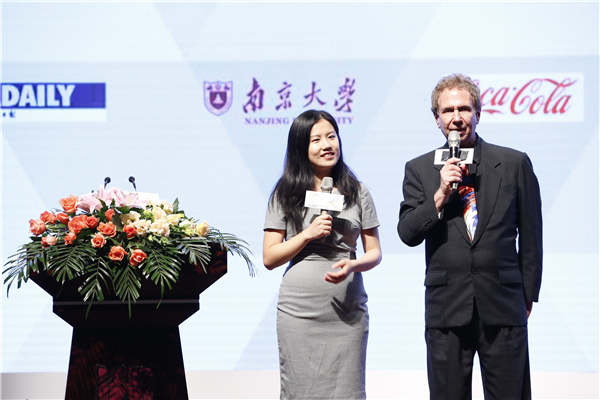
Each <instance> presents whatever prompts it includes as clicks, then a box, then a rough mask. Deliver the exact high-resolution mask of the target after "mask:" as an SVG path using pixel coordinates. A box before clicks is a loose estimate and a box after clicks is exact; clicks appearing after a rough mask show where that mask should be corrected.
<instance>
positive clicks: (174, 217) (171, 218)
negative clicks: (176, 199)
mask: <svg viewBox="0 0 600 400" xmlns="http://www.w3.org/2000/svg"><path fill="white" fill-rule="evenodd" d="M181 218H183V214H169V215H167V221H169V223H170V224H171V225H177V223H178V222H179V220H180V219H181Z"/></svg>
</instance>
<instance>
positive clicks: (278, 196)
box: [269, 110, 359, 232]
mask: <svg viewBox="0 0 600 400" xmlns="http://www.w3.org/2000/svg"><path fill="white" fill-rule="evenodd" d="M322 119H324V120H326V121H328V122H329V123H330V124H331V125H332V126H333V129H335V132H336V133H337V135H338V140H339V146H340V158H339V159H338V162H337V164H336V165H335V166H334V167H333V169H332V171H331V175H332V176H331V177H332V178H333V183H334V185H335V186H336V187H337V189H338V190H339V192H340V193H341V194H343V195H344V205H345V206H346V207H349V206H351V205H353V204H355V203H356V202H357V200H358V190H359V182H358V179H357V178H356V175H354V173H353V172H352V170H351V169H350V168H349V167H348V166H347V165H346V164H345V163H344V159H343V156H342V140H341V138H340V134H339V128H338V125H337V123H336V122H335V119H334V118H333V117H332V116H331V114H329V113H328V112H326V111H317V110H308V111H305V112H303V113H302V114H300V115H299V116H298V117H297V118H296V119H295V120H294V122H293V123H292V126H291V127H290V132H289V134H288V142H287V149H286V152H285V161H284V167H283V174H282V175H281V178H279V180H278V181H277V184H276V185H275V188H274V189H273V192H272V193H271V196H270V199H269V201H278V202H279V204H280V205H281V208H282V210H283V213H284V215H285V216H286V218H287V220H288V221H291V222H292V223H293V225H294V227H295V229H296V231H298V232H300V231H301V230H302V220H303V218H304V213H305V211H304V197H305V194H306V191H307V190H313V189H314V185H315V174H314V171H313V169H312V167H311V165H310V161H309V160H308V145H309V143H310V131H311V129H312V127H313V126H314V125H315V124H316V123H317V122H319V121H320V120H322Z"/></svg>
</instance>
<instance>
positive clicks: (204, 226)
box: [196, 222, 209, 236]
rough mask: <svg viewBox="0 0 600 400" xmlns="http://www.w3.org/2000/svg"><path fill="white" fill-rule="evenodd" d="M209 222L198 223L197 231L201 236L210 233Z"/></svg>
mask: <svg viewBox="0 0 600 400" xmlns="http://www.w3.org/2000/svg"><path fill="white" fill-rule="evenodd" d="M208 228H209V226H208V224H207V223H206V222H202V223H201V224H198V225H196V233H197V234H198V235H200V236H206V234H207V233H208Z"/></svg>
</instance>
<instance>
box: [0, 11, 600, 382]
mask: <svg viewBox="0 0 600 400" xmlns="http://www.w3.org/2000/svg"><path fill="white" fill-rule="evenodd" d="M1 12H2V19H1V21H2V62H1V68H0V73H1V83H2V90H1V96H2V98H1V107H2V108H1V114H2V115H1V121H2V178H3V183H2V200H1V201H2V235H3V237H2V241H1V245H2V260H3V262H5V261H6V258H7V257H8V256H9V255H10V254H11V253H13V252H14V251H15V250H16V249H17V247H18V246H19V245H21V244H23V243H24V242H26V241H27V240H28V236H29V232H28V220H29V219H30V218H37V217H38V216H39V214H40V213H41V212H43V211H44V210H51V209H56V208H58V207H59V204H58V199H59V198H61V197H65V196H67V195H69V194H81V193H85V192H89V191H90V190H92V189H97V188H98V187H99V186H100V185H101V184H102V183H103V180H104V178H105V177H106V176H109V177H111V179H112V184H113V185H115V186H118V187H121V188H124V189H131V187H130V185H129V182H128V177H129V176H134V177H135V178H136V181H137V187H138V189H139V190H140V191H144V192H156V193H159V194H160V195H161V197H163V198H165V199H168V200H173V199H175V198H176V197H178V198H179V201H180V204H181V205H182V207H183V208H184V209H185V210H186V212H187V213H188V214H189V215H192V216H195V217H197V218H200V219H201V220H206V221H207V222H208V223H209V224H211V225H214V226H216V227H218V228H220V229H221V230H223V231H226V232H232V233H235V234H237V235H239V236H241V237H243V238H245V239H247V240H248V241H249V243H250V246H251V248H252V250H253V251H254V255H255V257H254V259H255V263H256V265H257V267H258V268H259V273H258V275H257V277H255V278H250V277H249V276H248V273H247V271H246V268H245V266H244V264H243V262H242V260H240V259H239V258H235V257H231V258H230V260H229V273H228V274H227V275H226V276H225V277H224V278H223V279H221V280H220V281H219V282H217V283H216V284H215V285H214V286H213V287H211V288H210V289H209V290H208V291H207V292H205V294H203V295H202V296H201V311H200V312H199V313H197V314H196V315H194V316H193V317H192V318H190V319H189V320H188V321H186V322H185V323H184V324H183V325H182V341H183V350H184V359H185V366H186V369H187V370H276V369H277V368H278V358H277V343H276V335H275V307H276V300H277V293H278V287H279V282H280V280H281V276H282V273H283V270H284V268H279V269H276V270H274V271H267V270H265V269H263V268H262V247H261V246H262V235H263V232H262V225H263V219H264V213H265V209H266V204H267V198H268V196H269V194H270V191H271V190H272V187H273V185H274V183H275V181H276V179H277V178H278V176H279V175H280V173H281V170H282V165H283V155H284V151H285V145H286V138H287V133H288V129H289V126H290V124H291V122H292V120H293V118H294V117H295V116H297V115H298V114H300V113H301V112H303V111H305V110H307V109H311V108H316V109H324V110H327V111H329V112H331V113H332V114H333V115H334V116H335V117H336V118H337V120H338V123H339V127H340V136H341V139H342V141H343V150H344V157H345V159H346V161H347V163H348V164H349V165H350V166H351V167H352V168H353V170H354V171H355V172H356V174H357V175H358V177H359V178H360V179H361V180H362V181H363V182H364V183H365V184H366V186H367V187H368V188H369V190H370V191H371V193H372V195H373V198H374V200H375V203H376V206H377V212H378V215H379V219H380V221H381V227H380V232H381V243H382V247H383V262H382V263H381V265H380V266H378V267H377V268H376V269H374V270H372V271H369V272H367V273H365V274H364V275H365V276H364V279H365V286H366V289H367V292H368V294H369V310H370V314H371V321H370V333H369V348H368V356H367V366H368V369H369V370H424V369H425V344H424V340H423V325H424V322H423V308H424V307H423V292H424V287H423V278H424V269H425V265H424V255H423V252H424V249H423V246H419V247H417V248H408V247H407V246H405V245H404V244H402V243H401V242H400V240H399V238H398V236H397V233H396V224H397V221H398V211H399V204H400V201H401V200H402V180H403V175H404V165H405V163H406V162H407V161H408V160H410V159H411V158H413V157H416V156H418V155H420V154H422V153H424V152H427V151H429V150H431V149H433V148H435V147H438V146H440V145H442V144H443V143H444V139H443V137H442V134H441V133H440V132H439V130H438V129H437V128H436V125H435V121H434V119H433V117H432V115H431V112H430V111H429V108H430V93H431V90H432V88H433V86H434V85H435V83H436V81H437V80H438V79H439V78H440V77H441V76H443V75H447V74H449V73H452V72H463V73H466V74H468V75H470V76H472V77H473V78H474V79H475V80H477V81H478V82H479V85H480V88H481V91H482V100H483V112H482V115H481V122H480V124H479V126H478V133H479V134H480V135H481V137H483V138H484V139H485V140H487V141H489V142H492V143H496V144H500V145H505V146H510V147H514V148H516V149H519V150H522V151H525V152H527V154H528V155H529V156H530V158H531V160H532V162H533V165H534V169H535V172H536V174H537V176H538V178H539V182H540V186H541V192H542V199H543V217H544V249H545V257H544V275H543V282H542V290H541V295H540V303H538V304H536V305H535V306H534V308H533V314H532V317H531V319H530V324H529V326H530V343H531V346H530V347H531V364H532V369H533V370H534V371H556V372H582V373H586V372H591V373H595V372H597V366H598V107H599V104H598V67H599V66H598V5H597V4H596V3H575V4H560V3H552V4H541V3H534V4H529V5H520V4H515V3H508V4H497V3H483V4H480V3H471V4H463V5H461V6H451V5H445V4H436V3H426V4H423V5H416V4H408V3H407V4H403V3H399V4H377V3H376V4H353V3H350V4H342V3H334V4H329V5H326V4H319V3H311V4H304V5H302V4H292V3H289V4H277V3H229V4H224V5H218V4H210V3H201V4H194V3H179V4H168V3H156V4H154V3H143V2H137V3H136V2H134V3H127V4H114V3H113V4H111V3H76V2H75V3H73V2H71V3H49V2H42V3H29V2H24V3H22V2H3V5H2V8H1ZM1 310H2V350H1V351H2V372H5V373H6V372H28V371H29V372H31V371H40V372H44V371H46V372H53V371H66V369H67V364H68V355H69V344H70V332H71V329H70V327H69V326H68V325H67V324H66V323H65V322H63V321H62V320H61V319H60V318H58V317H57V316H55V315H53V314H52V310H51V299H50V297H49V296H48V295H47V294H46V293H45V292H43V291H42V290H41V289H40V288H38V287H37V286H36V285H35V284H33V283H32V282H30V283H28V284H26V285H25V286H24V287H22V288H21V289H19V290H12V291H11V293H10V297H9V298H8V299H7V298H6V293H5V290H3V293H2V307H1Z"/></svg>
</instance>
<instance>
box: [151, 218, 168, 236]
mask: <svg viewBox="0 0 600 400" xmlns="http://www.w3.org/2000/svg"><path fill="white" fill-rule="evenodd" d="M150 232H152V233H156V234H157V235H162V236H169V234H170V233H171V231H170V230H169V221H167V219H166V218H162V219H157V220H155V221H154V222H153V223H152V225H150Z"/></svg>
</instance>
